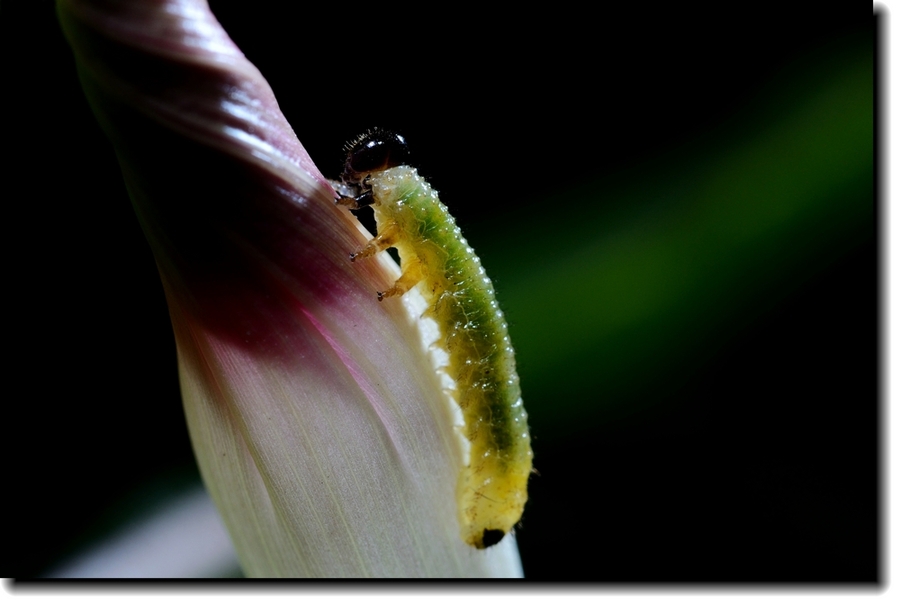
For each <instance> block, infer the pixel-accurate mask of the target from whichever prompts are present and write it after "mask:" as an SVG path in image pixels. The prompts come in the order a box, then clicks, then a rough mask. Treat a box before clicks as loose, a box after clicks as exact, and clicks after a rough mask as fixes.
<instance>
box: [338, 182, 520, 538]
mask: <svg viewBox="0 0 900 605" xmlns="http://www.w3.org/2000/svg"><path fill="white" fill-rule="evenodd" d="M366 185H367V187H368V188H370V190H371V192H372V194H373V197H374V203H373V204H372V208H373V210H374V212H375V220H376V221H377V223H378V233H379V235H378V237H377V238H375V239H374V240H372V241H371V242H369V244H368V245H367V246H366V247H365V248H363V249H362V250H361V251H360V252H359V253H358V254H357V255H355V256H354V257H355V258H358V257H361V256H370V255H372V254H374V253H375V252H377V251H379V250H382V249H384V248H386V247H388V246H393V247H395V248H396V249H397V251H398V252H399V254H400V259H401V269H402V277H401V278H400V279H399V280H398V281H397V284H395V285H394V287H392V288H390V289H389V290H387V291H386V292H384V293H382V294H383V296H394V295H399V294H403V293H404V292H405V291H407V290H408V289H409V288H411V287H412V286H414V285H416V284H417V283H421V284H422V287H421V290H422V292H423V294H424V295H425V297H426V300H428V302H429V304H430V306H429V309H428V311H426V314H427V315H428V316H430V317H431V318H433V319H434V320H435V321H436V322H437V324H438V326H439V327H440V329H441V338H443V339H444V341H443V343H441V344H442V345H443V347H444V348H445V349H446V351H447V353H448V355H449V365H448V368H447V371H448V373H449V374H450V376H451V378H453V380H454V381H455V382H456V385H457V386H456V393H455V394H454V395H455V398H456V400H457V402H459V405H460V407H461V408H462V413H463V418H464V420H465V429H464V430H465V436H466V437H467V438H468V440H469V441H470V443H471V450H470V463H469V466H468V467H466V468H463V470H462V472H461V475H460V479H459V484H458V488H457V490H458V491H457V497H458V506H459V515H460V523H461V525H462V538H463V540H465V541H466V542H467V543H468V544H471V545H472V546H474V547H476V548H485V547H486V546H491V545H493V544H496V543H497V542H498V541H499V540H500V539H501V538H502V537H503V535H505V534H506V533H508V532H509V531H510V530H511V529H512V527H513V525H515V524H516V523H517V522H518V521H519V519H520V518H521V516H522V510H523V509H524V507H525V501H526V500H527V499H528V494H527V484H528V477H529V475H530V474H531V459H532V451H531V438H530V436H529V433H528V424H527V415H526V413H525V409H524V408H523V406H522V397H521V391H520V389H519V377H518V375H517V374H516V362H515V357H514V352H513V349H512V346H511V345H510V341H509V335H508V332H507V327H506V320H505V319H504V317H503V313H502V312H501V311H500V308H499V307H498V305H497V300H496V298H495V296H494V288H493V285H492V284H491V281H490V279H488V277H487V275H486V274H485V272H484V268H482V266H481V261H479V260H478V257H477V256H475V253H474V252H473V250H472V248H471V247H469V244H468V243H467V242H466V240H465V238H463V236H462V234H461V233H460V230H459V228H458V227H457V226H456V223H455V221H454V220H453V217H452V216H450V213H449V212H448V211H447V208H446V206H444V205H443V204H442V203H441V202H440V200H439V199H438V196H437V194H436V193H435V192H434V191H433V190H432V189H431V187H430V186H429V185H428V183H427V182H426V181H425V180H424V179H422V178H421V177H420V176H419V175H418V173H417V172H416V170H415V169H414V168H410V167H409V166H397V167H394V168H388V169H386V170H378V171H373V172H371V173H369V175H368V178H367V179H366ZM382 294H380V296H381V295H382Z"/></svg>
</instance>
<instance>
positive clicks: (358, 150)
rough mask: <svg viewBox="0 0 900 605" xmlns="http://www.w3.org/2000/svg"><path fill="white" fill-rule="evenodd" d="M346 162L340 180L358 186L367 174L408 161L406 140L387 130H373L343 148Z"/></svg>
mask: <svg viewBox="0 0 900 605" xmlns="http://www.w3.org/2000/svg"><path fill="white" fill-rule="evenodd" d="M345 149H346V151H347V160H346V162H344V174H343V175H342V177H341V178H342V180H343V181H344V182H345V183H350V184H354V185H356V184H360V183H361V182H362V181H363V179H365V178H366V176H368V175H369V174H371V173H373V172H377V171H379V170H387V169H388V168H393V167H395V166H402V165H404V164H406V163H407V160H408V159H409V148H408V147H407V145H406V139H404V138H403V137H402V136H400V135H399V134H397V133H394V132H390V131H389V130H382V129H380V128H375V129H372V130H369V131H368V132H366V133H365V134H362V135H360V136H359V137H357V138H356V139H354V140H352V141H350V142H349V143H347V145H346V146H345Z"/></svg>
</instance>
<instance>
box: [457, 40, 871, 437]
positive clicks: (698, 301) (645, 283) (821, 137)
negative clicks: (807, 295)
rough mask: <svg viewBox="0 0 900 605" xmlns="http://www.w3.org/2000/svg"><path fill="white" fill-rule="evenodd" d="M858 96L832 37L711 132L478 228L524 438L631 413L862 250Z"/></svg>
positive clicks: (863, 50)
mask: <svg viewBox="0 0 900 605" xmlns="http://www.w3.org/2000/svg"><path fill="white" fill-rule="evenodd" d="M873 94H874V93H873V58H872V48H871V40H870V39H868V40H853V41H851V42H847V41H844V43H843V44H841V45H839V46H838V47H836V48H831V49H830V51H829V52H819V53H816V54H812V55H809V56H806V57H804V58H802V59H800V60H798V61H795V62H794V63H793V64H792V65H790V66H788V67H787V68H786V69H785V70H784V71H783V73H781V74H780V76H779V77H777V78H775V79H774V80H773V81H772V82H770V84H769V86H768V87H766V89H765V90H763V91H762V92H761V93H760V94H759V95H757V97H756V98H755V99H752V100H751V101H749V102H748V103H747V105H746V107H745V108H744V109H743V111H742V112H741V113H740V115H735V116H733V117H731V118H730V119H729V120H727V121H726V123H724V124H722V125H721V126H720V128H718V129H717V130H716V131H714V132H708V133H705V134H702V135H698V137H697V138H696V139H695V140H693V141H691V142H690V143H689V144H687V145H686V146H682V147H680V148H678V149H673V150H671V151H670V152H668V153H664V154H662V155H660V156H658V157H655V158H651V159H649V160H647V161H645V162H643V163H641V164H640V165H633V166H631V168H630V170H627V171H624V172H620V173H617V174H615V175H613V176H610V177H607V178H606V179H605V180H603V181H599V182H588V183H580V184H578V183H576V184H572V185H571V187H569V188H568V189H567V190H565V191H562V192H561V193H559V195H557V196H555V197H553V198H551V199H547V200H543V201H541V202H540V203H539V204H534V205H532V206H530V207H529V208H527V209H525V211H524V212H521V213H520V214H519V215H518V217H517V218H516V219H513V222H514V225H513V226H512V227H511V226H510V224H509V222H508V221H509V219H508V218H506V219H504V220H505V221H507V222H506V223H505V226H504V227H502V228H501V227H500V226H499V224H482V225H478V226H477V229H476V230H474V231H475V233H474V234H473V236H472V238H471V239H473V240H477V241H478V242H479V243H478V245H477V249H478V250H479V252H480V254H481V255H482V256H483V257H485V258H489V259H490V262H489V263H488V270H489V272H490V274H491V275H492V276H493V277H494V279H495V281H496V282H497V283H498V291H499V297H500V302H501V304H502V306H503V308H504V309H505V311H506V313H507V316H508V319H509V322H510V325H511V334H512V338H513V342H514V345H515V346H516V350H517V358H518V362H519V368H520V373H521V374H522V377H523V378H522V380H523V390H524V392H525V393H526V397H527V400H526V401H527V408H528V411H529V414H530V417H531V423H532V426H533V427H540V432H541V434H542V435H543V436H544V437H553V436H554V435H555V436H562V435H564V434H566V433H568V432H570V431H574V430H577V428H579V427H584V426H585V425H586V424H590V423H597V422H604V421H607V420H611V419H613V418H621V417H622V416H623V415H626V416H627V415H630V414H635V413H637V412H639V411H641V410H642V409H646V407H647V406H650V405H653V404H652V403H651V402H649V401H648V400H647V399H646V398H642V394H644V395H646V393H647V392H648V390H647V389H648V388H650V387H651V386H652V385H653V384H658V383H659V382H660V381H678V380H680V379H681V377H682V376H683V375H684V374H685V373H689V372H691V371H692V369H693V368H696V367H698V365H700V364H702V363H703V360H704V359H706V358H708V357H709V356H710V355H712V354H714V352H715V350H716V348H717V347H718V346H720V345H721V343H723V342H724V341H725V340H727V338H728V337H729V336H731V335H733V334H734V333H735V331H736V330H739V329H740V328H741V327H742V326H745V325H746V324H747V322H749V321H751V320H752V319H753V318H754V317H757V316H758V315H759V313H760V312H761V311H763V310H765V309H766V308H769V307H770V306H771V305H773V304H776V303H777V301H778V300H779V299H780V298H783V296H784V295H785V294H787V293H789V292H790V291H791V290H792V288H794V287H795V285H796V284H798V283H802V282H803V280H804V279H805V278H807V277H809V276H810V275H813V274H815V273H816V272H817V271H819V270H821V269H822V268H823V267H825V266H827V265H828V263H829V262H832V261H833V260H834V259H835V258H838V257H839V256H840V255H841V254H844V253H846V252H847V251H848V250H849V249H851V248H852V247H853V246H854V245H856V244H858V243H859V242H860V241H862V240H864V239H865V238H871V237H873V236H874V227H873V225H874V208H875V204H874V201H873V195H874V191H873V155H874V147H873V145H874V143H873V102H874V99H873ZM661 102H662V101H661ZM626 404H627V405H626Z"/></svg>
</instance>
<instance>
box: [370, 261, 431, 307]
mask: <svg viewBox="0 0 900 605" xmlns="http://www.w3.org/2000/svg"><path fill="white" fill-rule="evenodd" d="M405 264H406V266H405V267H404V269H403V275H401V276H400V278H399V279H398V280H397V281H396V282H394V285H393V286H391V287H390V288H388V289H387V290H385V291H384V292H379V293H378V300H384V299H385V298H388V297H389V296H402V295H404V294H406V293H407V292H409V289H410V288H412V287H413V286H415V285H416V284H417V283H419V282H420V281H422V279H423V278H424V277H425V268H424V267H423V265H422V261H420V260H419V259H414V260H412V261H410V262H409V263H405Z"/></svg>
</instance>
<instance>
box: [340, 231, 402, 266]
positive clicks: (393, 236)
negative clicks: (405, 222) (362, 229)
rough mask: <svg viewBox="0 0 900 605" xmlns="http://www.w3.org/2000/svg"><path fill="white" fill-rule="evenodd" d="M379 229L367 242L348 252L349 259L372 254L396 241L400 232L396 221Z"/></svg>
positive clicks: (385, 248)
mask: <svg viewBox="0 0 900 605" xmlns="http://www.w3.org/2000/svg"><path fill="white" fill-rule="evenodd" d="M379 231H381V233H379V234H378V235H376V236H375V237H373V238H372V239H370V240H369V243H368V244H366V245H365V246H363V247H362V248H360V249H359V250H357V251H356V252H352V253H351V254H350V260H351V261H355V260H356V259H358V258H366V257H369V256H373V255H375V254H378V253H379V252H381V251H382V250H387V249H388V248H390V247H391V246H393V245H394V244H395V243H397V236H398V235H399V234H400V228H399V226H398V225H397V223H391V224H390V225H386V226H385V228H384V229H379Z"/></svg>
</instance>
